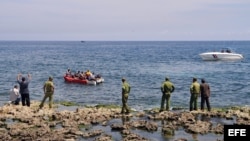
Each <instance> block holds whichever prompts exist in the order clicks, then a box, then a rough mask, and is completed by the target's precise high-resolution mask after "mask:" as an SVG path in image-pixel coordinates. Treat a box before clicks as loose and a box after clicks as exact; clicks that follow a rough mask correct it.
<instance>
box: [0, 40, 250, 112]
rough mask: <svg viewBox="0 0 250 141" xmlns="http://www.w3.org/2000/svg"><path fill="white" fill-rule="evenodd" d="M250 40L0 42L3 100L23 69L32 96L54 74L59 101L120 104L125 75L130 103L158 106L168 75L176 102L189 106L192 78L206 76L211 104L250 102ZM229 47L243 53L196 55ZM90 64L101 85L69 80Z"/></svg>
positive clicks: (36, 95) (139, 106)
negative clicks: (218, 57) (228, 58)
mask: <svg viewBox="0 0 250 141" xmlns="http://www.w3.org/2000/svg"><path fill="white" fill-rule="evenodd" d="M249 46H250V41H200V42H198V41H197V42H196V41H189V42H180V41H178V42H174V41H173V42H158V41H157V42H124V41H120V42H118V41H117V42H111V41H110V42H102V41H100V42H96V41H86V42H80V41H75V42H73V41H72V42H70V41H53V42H52V41H51V42H46V41H0V56H1V60H0V80H1V81H0V83H1V84H0V104H1V105H3V104H4V103H6V102H7V101H8V99H9V90H10V89H11V88H12V87H13V86H14V85H15V84H17V83H16V76H17V74H18V73H19V72H21V73H22V74H25V75H27V73H31V74H32V81H31V83H30V85H29V89H30V97H31V100H41V99H42V97H43V90H42V87H43V83H44V82H45V81H46V80H47V79H48V77H49V76H50V75H52V76H53V77H54V82H55V85H56V92H55V96H54V100H55V101H72V102H76V103H78V104H80V105H95V104H116V105H121V78H122V77H126V78H127V80H128V82H129V83H130V85H131V93H130V96H129V101H128V104H129V106H130V107H132V108H133V109H136V110H143V109H150V108H157V107H159V106H160V101H161V91H160V86H161V83H162V82H163V81H164V79H165V76H168V77H170V79H171V81H172V82H173V83H174V84H175V87H176V90H175V92H174V93H173V95H172V97H171V101H172V107H184V108H188V105H189V96H190V94H189V87H190V85H191V82H192V77H197V78H198V79H199V82H200V79H201V78H205V79H206V80H207V82H208V83H209V84H210V86H211V91H212V93H211V98H210V100H211V105H212V106H213V107H225V106H237V105H240V106H245V105H249V104H250V90H249V84H250V82H249V80H250V74H249V72H250V71H249V67H250V63H249V61H250V60H249V56H250V48H249ZM224 47H230V48H232V49H233V50H234V51H236V52H237V53H242V54H243V55H244V57H245V58H244V59H243V60H242V61H236V62H225V61H224V62H213V61H210V62H206V61H202V60H201V58H200V57H199V56H198V54H199V53H202V52H206V51H214V50H220V49H221V48H224ZM68 68H71V69H72V70H73V71H78V70H80V71H86V70H87V69H89V70H91V71H92V72H95V74H101V75H102V76H103V77H104V79H105V82H104V83H103V84H100V85H96V86H90V85H80V84H69V83H65V82H64V79H63V75H64V73H65V72H66V70H67V69H68Z"/></svg>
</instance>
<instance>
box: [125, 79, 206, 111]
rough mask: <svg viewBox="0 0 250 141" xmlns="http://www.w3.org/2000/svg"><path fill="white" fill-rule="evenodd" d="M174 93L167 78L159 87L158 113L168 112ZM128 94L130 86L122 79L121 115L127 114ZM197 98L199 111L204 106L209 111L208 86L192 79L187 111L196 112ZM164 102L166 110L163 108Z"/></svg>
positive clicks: (204, 82)
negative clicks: (199, 102)
mask: <svg viewBox="0 0 250 141" xmlns="http://www.w3.org/2000/svg"><path fill="white" fill-rule="evenodd" d="M174 91H175V86H174V84H173V83H172V82H171V81H170V79H169V78H168V77H166V78H165V81H164V82H163V83H162V85H161V92H162V98H161V105H160V112H162V111H165V110H166V111H169V110H170V97H171V94H172V93H173V92H174ZM129 93H130V85H129V84H128V82H127V81H126V79H125V78H122V110H121V113H129V112H130V111H129V107H128V105H127V101H128V95H129ZM198 97H201V105H200V109H201V110H202V111H204V106H205V104H206V106H207V110H208V111H211V106H210V101H209V97H210V86H209V84H208V83H206V81H205V79H201V84H200V83H199V82H198V80H197V78H193V82H192V84H191V86H190V101H189V110H190V111H193V110H198ZM165 101H166V108H164V107H165V106H164V105H165Z"/></svg>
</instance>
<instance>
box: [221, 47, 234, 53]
mask: <svg viewBox="0 0 250 141" xmlns="http://www.w3.org/2000/svg"><path fill="white" fill-rule="evenodd" d="M221 52H222V53H224V52H226V53H232V51H231V49H229V48H224V49H222V50H221Z"/></svg>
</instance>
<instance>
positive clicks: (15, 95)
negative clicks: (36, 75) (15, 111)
mask: <svg viewBox="0 0 250 141" xmlns="http://www.w3.org/2000/svg"><path fill="white" fill-rule="evenodd" d="M10 101H11V103H12V104H15V105H19V102H20V94H19V90H18V86H17V85H15V86H14V88H13V89H11V90H10Z"/></svg>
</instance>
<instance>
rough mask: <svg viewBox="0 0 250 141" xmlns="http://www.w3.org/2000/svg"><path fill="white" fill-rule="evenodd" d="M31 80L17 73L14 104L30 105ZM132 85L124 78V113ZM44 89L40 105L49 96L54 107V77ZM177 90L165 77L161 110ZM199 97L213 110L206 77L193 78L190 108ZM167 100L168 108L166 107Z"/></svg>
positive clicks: (126, 110)
mask: <svg viewBox="0 0 250 141" xmlns="http://www.w3.org/2000/svg"><path fill="white" fill-rule="evenodd" d="M89 73H91V72H90V71H89V70H87V71H86V72H85V74H89ZM66 75H72V74H71V72H70V69H68V71H67V72H66ZM30 81H31V75H30V74H28V76H27V78H26V77H22V75H21V74H18V75H17V83H18V84H19V87H20V89H18V86H17V85H15V86H14V88H13V89H11V91H10V101H11V103H12V104H15V105H19V102H20V99H21V102H22V105H23V106H28V107H30V95H29V88H28V86H29V83H30ZM130 90H131V87H130V84H129V83H128V82H127V81H126V79H125V78H124V77H123V78H122V90H121V93H122V97H121V98H122V109H121V113H122V114H124V113H125V114H128V113H130V109H129V106H128V104H127V102H128V97H129V93H130ZM43 91H44V97H43V99H42V101H41V103H40V105H39V108H42V107H43V106H44V102H45V101H46V99H47V98H49V108H52V103H53V94H54V91H55V87H54V83H53V78H52V77H51V76H50V77H49V79H48V80H47V81H46V82H45V83H44V86H43ZM174 91H175V86H174V84H173V83H172V82H171V81H170V79H169V78H168V77H166V78H165V81H164V82H163V83H162V85H161V92H162V98H161V105H160V112H162V111H165V110H167V111H169V110H170V97H171V94H172V93H173V92H174ZM198 97H201V105H200V109H201V110H202V111H204V106H205V104H206V106H207V110H208V111H211V106H210V101H209V97H210V86H209V84H208V83H206V81H205V79H201V84H200V83H199V82H198V81H197V78H193V82H192V84H191V86H190V102H189V110H190V111H193V110H198ZM165 101H166V109H165V108H164V107H165V106H164V105H165Z"/></svg>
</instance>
